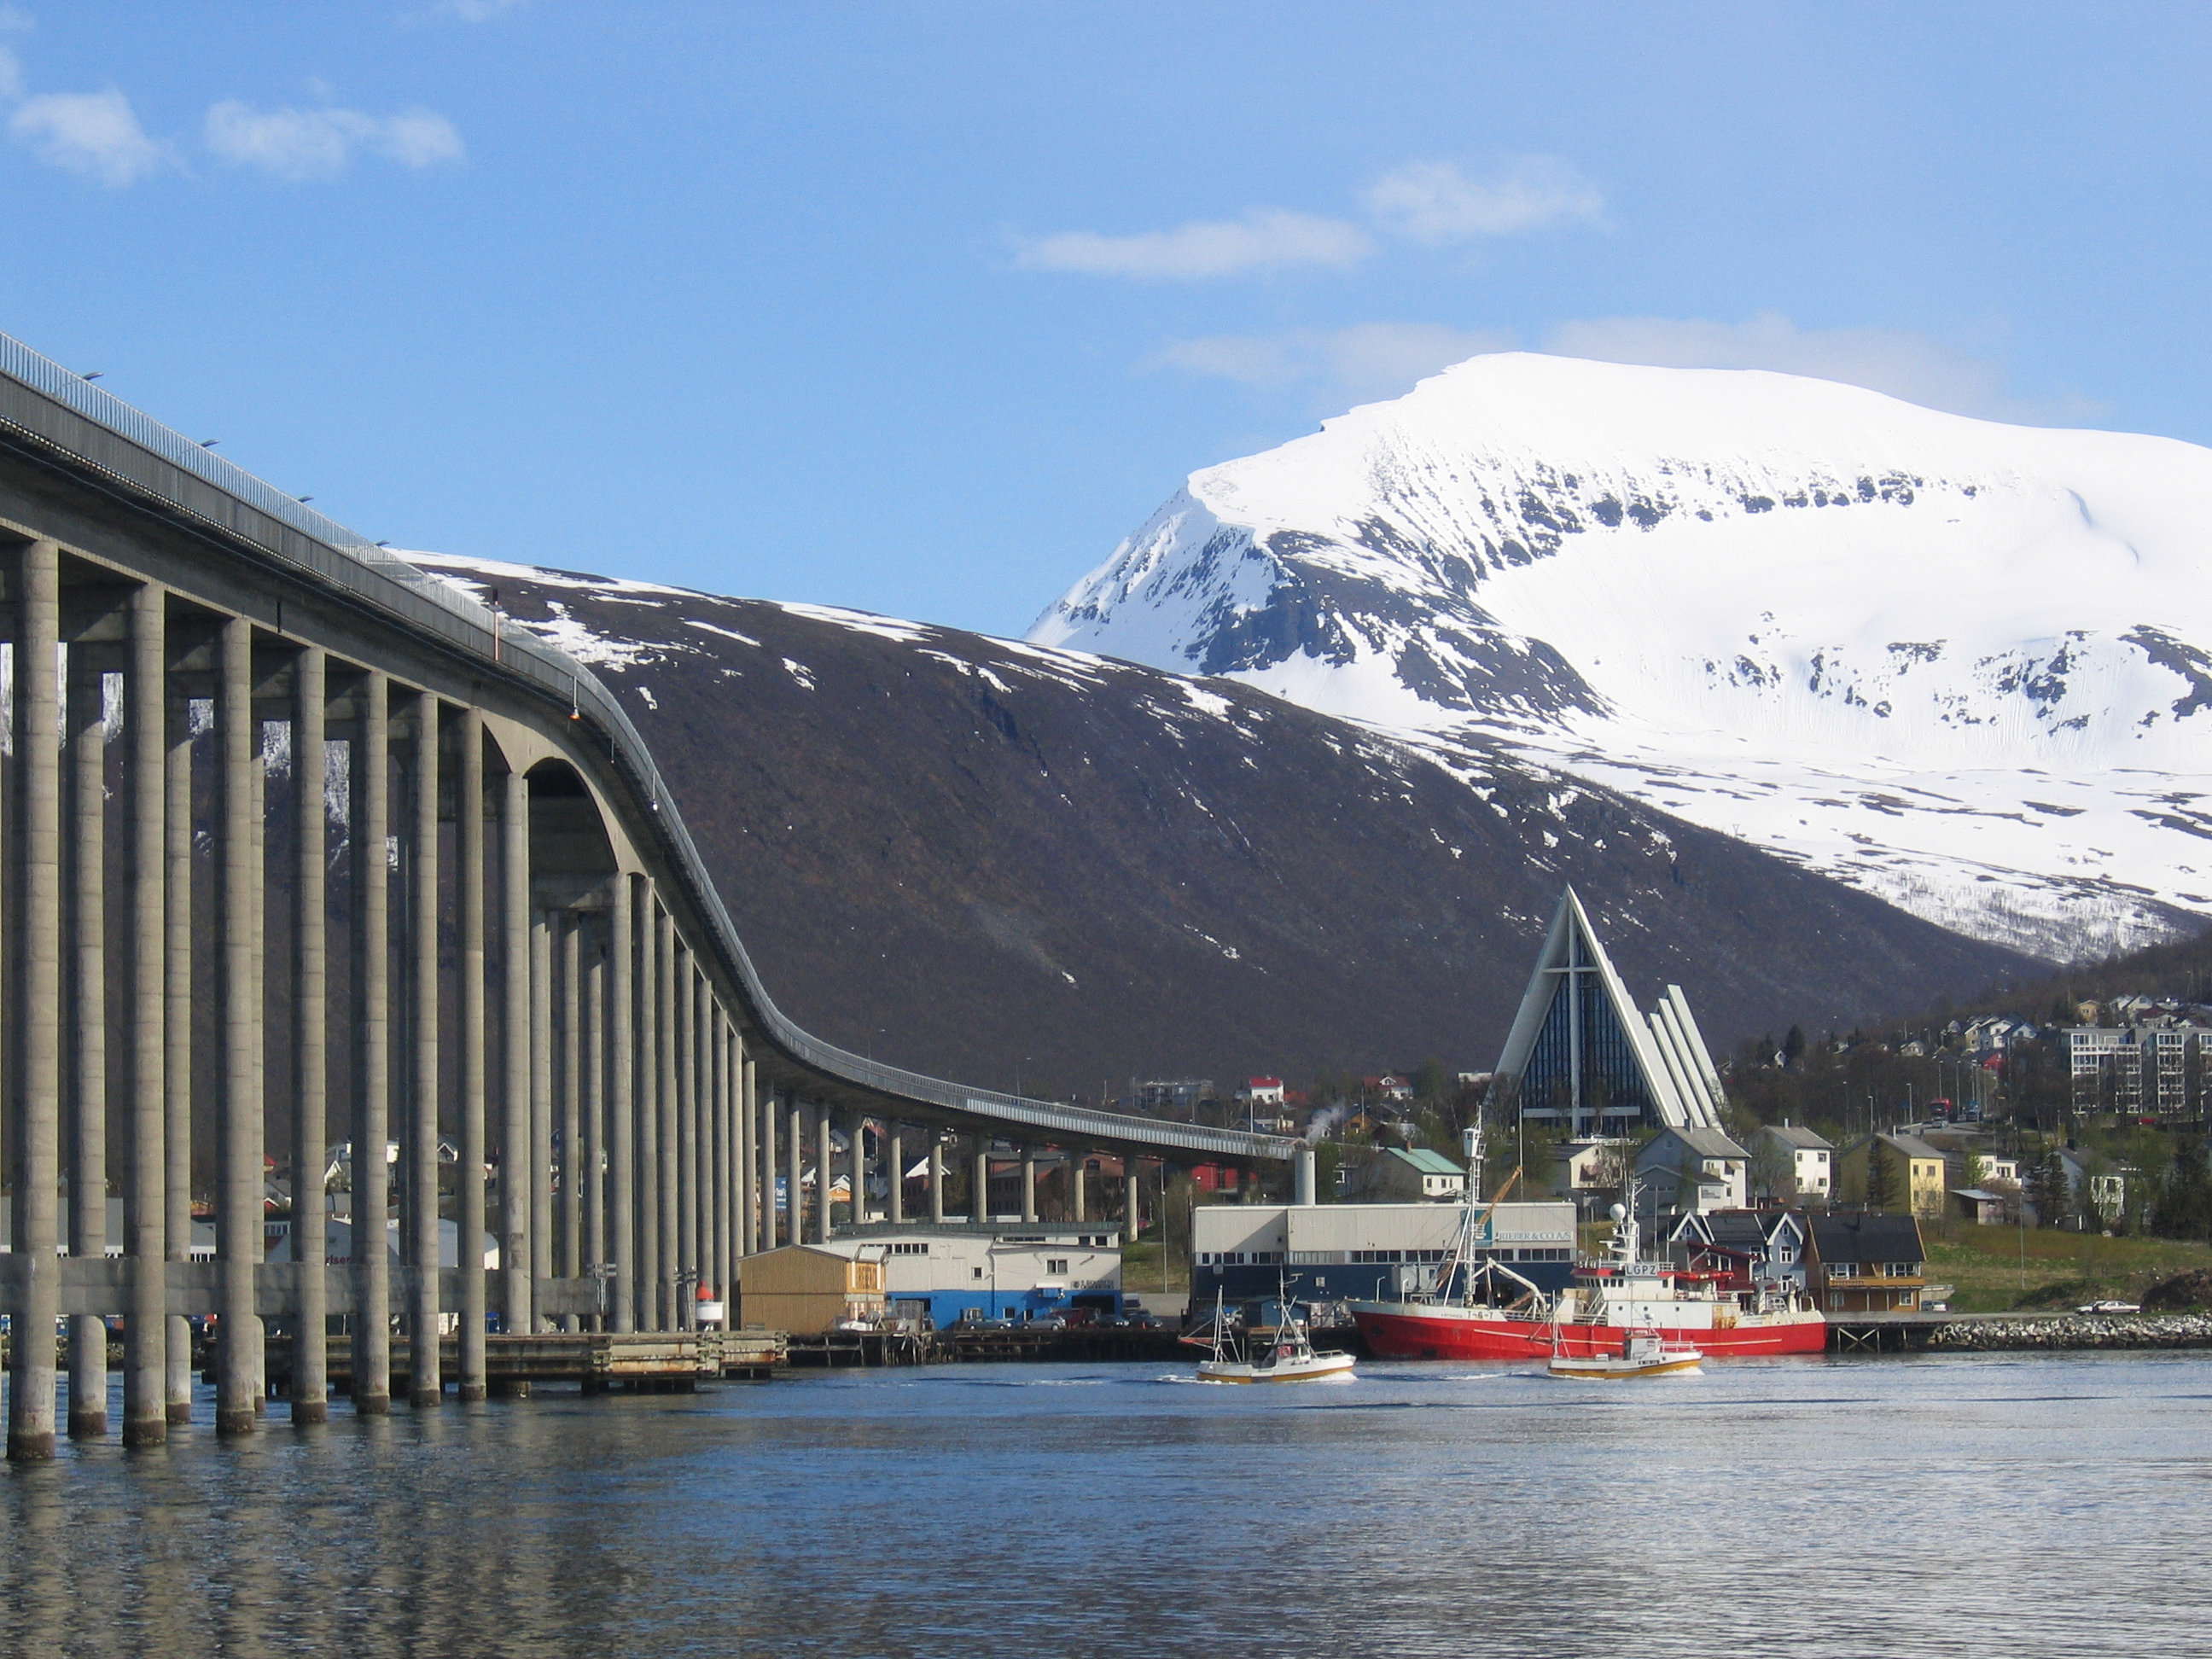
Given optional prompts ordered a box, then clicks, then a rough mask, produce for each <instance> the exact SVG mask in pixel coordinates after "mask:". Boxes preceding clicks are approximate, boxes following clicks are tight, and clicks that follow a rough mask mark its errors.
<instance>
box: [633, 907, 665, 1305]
mask: <svg viewBox="0 0 2212 1659" xmlns="http://www.w3.org/2000/svg"><path fill="white" fill-rule="evenodd" d="M638 885H639V890H640V896H639V899H638V910H637V980H638V987H637V1149H636V1152H635V1155H634V1158H635V1162H634V1166H633V1175H632V1179H633V1180H634V1181H635V1184H636V1189H637V1190H636V1196H635V1203H636V1206H637V1208H636V1213H635V1217H634V1220H635V1228H636V1231H635V1250H636V1255H637V1328H638V1329H640V1330H641V1331H658V1330H663V1329H665V1328H666V1327H665V1325H664V1324H663V1322H662V1320H661V1306H662V1304H663V1302H664V1301H665V1296H664V1294H663V1291H664V1285H663V1283H662V1279H663V1275H664V1274H665V1273H666V1271H667V1268H666V1267H665V1264H664V1263H663V1261H662V1260H661V1255H660V1204H659V1197H660V1095H661V1088H660V1084H661V1062H662V1060H663V1057H664V1048H663V1045H664V1044H665V1042H666V1041H667V1035H668V1034H667V1030H666V1029H665V1027H664V1026H663V1025H662V1024H661V1019H660V987H661V974H660V933H661V930H660V903H659V895H658V893H657V892H656V891H655V890H654V887H653V880H652V878H650V877H647V878H645V879H644V880H642V881H641V882H640V883H639V884H638ZM624 1243H629V1240H625V1241H624Z"/></svg>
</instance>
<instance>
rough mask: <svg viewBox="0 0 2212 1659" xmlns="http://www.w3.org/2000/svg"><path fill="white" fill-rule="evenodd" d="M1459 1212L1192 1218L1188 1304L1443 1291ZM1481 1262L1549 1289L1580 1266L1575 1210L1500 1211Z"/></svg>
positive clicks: (1267, 1209)
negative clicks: (1441, 1280) (1503, 1266)
mask: <svg viewBox="0 0 2212 1659" xmlns="http://www.w3.org/2000/svg"><path fill="white" fill-rule="evenodd" d="M1465 1216H1466V1209H1465V1206H1462V1205H1457V1204H1305V1205H1301V1204H1277V1205H1267V1204H1206V1205H1200V1206H1199V1207H1198V1208H1197V1209H1195V1210H1193V1211H1192V1212H1191V1219H1190V1249H1191V1267H1190V1295H1191V1305H1192V1306H1193V1307H1194V1308H1200V1307H1211V1306H1212V1304H1213V1300H1214V1296H1215V1293H1216V1292H1217V1291H1218V1292H1219V1293H1220V1294H1221V1296H1223V1297H1225V1299H1227V1300H1228V1301H1231V1302H1238V1301H1243V1300H1245V1299H1247V1298H1249V1297H1259V1296H1272V1295H1273V1294H1274V1293H1275V1290H1276V1286H1277V1285H1279V1284H1280V1285H1285V1287H1287V1289H1288V1290H1289V1291H1290V1293H1291V1295H1292V1296H1293V1297H1299V1298H1301V1299H1303V1300H1305V1301H1310V1302H1341V1301H1343V1300H1345V1299H1346V1297H1357V1298H1359V1299H1361V1300H1385V1301H1387V1300H1389V1299H1391V1298H1393V1297H1398V1296H1400V1295H1402V1294H1404V1293H1406V1292H1407V1291H1430V1290H1433V1289H1435V1288H1436V1282H1437V1267H1438V1266H1439V1264H1441V1263H1442V1262H1443V1259H1444V1257H1445V1255H1447V1254H1449V1251H1450V1249H1451V1248H1452V1246H1453V1244H1454V1243H1455V1242H1456V1241H1457V1240H1458V1238H1459V1233H1460V1227H1461V1225H1462V1221H1463V1219H1464V1218H1465ZM1477 1248H1478V1250H1479V1252H1480V1254H1481V1255H1486V1256H1488V1257H1490V1258H1492V1259H1493V1260H1495V1261H1501V1262H1506V1263H1509V1264H1510V1265H1511V1266H1512V1267H1514V1269H1515V1270H1516V1272H1518V1273H1522V1274H1523V1275H1524V1276H1526V1277H1527V1278H1528V1279H1534V1281H1535V1282H1536V1283H1537V1284H1539V1285H1543V1286H1545V1287H1546V1288H1547V1289H1554V1288H1558V1287H1559V1286H1562V1285H1565V1283H1566V1281H1567V1274H1568V1273H1569V1271H1570V1270H1571V1268H1572V1267H1573V1265H1574V1256H1575V1206H1573V1205H1572V1204H1569V1203H1534V1204H1500V1205H1498V1206H1495V1207H1494V1208H1492V1210H1491V1211H1490V1212H1489V1219H1488V1220H1487V1221H1486V1222H1485V1223H1484V1225H1483V1230H1482V1231H1481V1233H1480V1235H1479V1236H1478V1238H1477Z"/></svg>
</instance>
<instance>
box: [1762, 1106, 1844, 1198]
mask: <svg viewBox="0 0 2212 1659" xmlns="http://www.w3.org/2000/svg"><path fill="white" fill-rule="evenodd" d="M1755 1139H1756V1141H1757V1142H1758V1143H1759V1144H1760V1145H1761V1146H1772V1147H1778V1148H1779V1149H1780V1150H1781V1151H1782V1152H1784V1153H1786V1154H1787V1155H1788V1157H1789V1158H1790V1169H1791V1171H1792V1172H1793V1174H1794V1175H1795V1176H1796V1182H1797V1191H1796V1196H1797V1197H1799V1198H1809V1199H1813V1200H1816V1201H1818V1202H1821V1203H1825V1202H1826V1201H1827V1199H1828V1196H1829V1194H1831V1193H1832V1191H1833V1190H1834V1188H1835V1175H1836V1172H1835V1156H1836V1149H1835V1147H1834V1146H1832V1145H1830V1144H1829V1143H1828V1142H1827V1141H1826V1139H1822V1138H1821V1137H1820V1136H1819V1135H1817V1134H1814V1133H1813V1132H1812V1131H1811V1130H1810V1129H1808V1128H1804V1127H1800V1126H1798V1125H1796V1124H1793V1123H1790V1121H1788V1120H1786V1119H1785V1120H1784V1121H1782V1122H1780V1123H1770V1124H1769V1125H1767V1126H1766V1127H1765V1128H1763V1129H1761V1130H1760V1131H1759V1133H1758V1135H1757V1136H1756V1137H1755ZM1790 1195H1791V1194H1787V1193H1778V1194H1775V1196H1777V1197H1778V1198H1788V1197H1790Z"/></svg>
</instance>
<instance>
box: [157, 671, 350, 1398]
mask: <svg viewBox="0 0 2212 1659" xmlns="http://www.w3.org/2000/svg"><path fill="white" fill-rule="evenodd" d="M361 700H362V701H361V714H360V718H359V720H358V721H357V722H356V726H355V737H354V741H353V744H352V746H351V751H350V754H349V757H348V759H349V777H348V786H347V793H348V795H349V805H350V808H351V811H352V814H353V823H352V824H351V825H350V826H349V838H350V839H351V841H352V842H353V845H354V847H355V848H356V854H355V856H354V858H353V860H352V880H353V888H354V909H355V919H354V920H355V927H354V946H355V957H354V996H355V1011H354V1012H355V1018H356V1021H357V1022H358V1025H359V1030H360V1046H359V1050H358V1053H359V1056H360V1058H359V1061H358V1064H359V1066H360V1073H359V1082H358V1085H357V1092H356V1095H355V1097H354V1115H353V1193H352V1195H351V1197H350V1199H349V1204H350V1206H351V1211H352V1215H353V1227H352V1232H353V1259H354V1264H355V1267H356V1271H357V1273H358V1277H357V1278H356V1279H355V1280H354V1284H355V1285H356V1293H355V1301H354V1307H353V1408H354V1410H355V1411H356V1413H360V1414H362V1415H363V1416H370V1417H375V1416H382V1415H383V1414H385V1413H387V1412H389V1411H390V1410H391V1409H392V1317H391V1297H392V1264H391V1260H390V1256H389V1254H388V1251H387V1249H386V1226H385V1224H386V1218H387V1212H388V1210H389V1208H390V1204H391V1196H392V1172H391V1170H390V1169H389V1167H388V1166H387V1165H386V1163H385V1161H384V1151H385V1147H386V1145H387V1144H388V1143H389V1142H390V1140H391V1139H392V872H391V865H390V861H389V860H388V859H387V858H386V857H384V856H382V855H381V854H382V849H383V848H384V847H385V846H386V842H387V841H388V839H389V837H390V835H391V829H392V683H391V681H390V680H389V679H387V678H386V677H385V675H383V674H382V673H381V672H379V671H375V670H371V671H369V673H368V676H367V678H366V680H365V681H364V683H363V684H362V689H361ZM180 753H183V754H185V755H186V756H187V759H189V751H188V750H186V749H185V747H184V745H181V744H180V745H179V747H178V748H176V749H173V750H171V751H170V757H171V764H172V767H174V765H175V762H176V757H177V756H178V755H179V754H180ZM190 777H191V774H190V771H189V769H187V771H186V772H185V783H186V785H187V786H188V785H189V781H190ZM174 778H175V774H174V772H172V784H171V788H172V791H174V790H175V789H176V788H177V787H179V786H178V784H177V783H176V782H175V781H174ZM185 834H186V836H187V837H189V835H190V825H189V822H187V823H186V826H185ZM171 847H172V851H171V868H172V870H174V868H175V865H176V856H177V855H176V849H175V842H174V840H172V843H171ZM189 854H190V843H189V840H187V842H186V845H185V855H186V858H187V860H189ZM179 890H181V892H182V894H183V896H184V902H190V895H191V871H190V867H189V863H187V866H186V869H185V872H184V878H183V879H182V881H181V882H180V881H179V880H178V879H177V878H175V877H174V876H173V877H172V878H171V882H170V895H171V897H170V904H171V915H170V927H171V935H172V937H174V934H175V928H176V915H175V907H176V906H177V904H178V903H179V897H178V895H179ZM189 925H190V924H189V920H187V922H186V927H187V932H188V933H189ZM177 954H178V953H177V952H176V951H174V950H172V951H171V953H170V955H171V962H172V964H174V963H175V959H176V956H177ZM185 955H186V957H187V958H189V955H190V951H189V945H188V946H187V948H186V951H185ZM187 965H188V966H189V963H188V964H187ZM172 1010H174V1005H173V1004H172ZM171 1018H172V1019H174V1018H176V1015H175V1012H172V1015H171ZM185 1023H186V1024H187V1026H188V1027H189V1024H190V1016H189V1010H187V1012H186V1015H185ZM174 1035H175V1034H174V1032H172V1039H173V1038H174ZM190 1058H191V1056H190V1052H189V1050H187V1051H186V1054H185V1064H186V1065H187V1066H189V1063H190ZM170 1063H171V1066H173V1067H174V1066H176V1065H177V1064H178V1060H177V1059H176V1057H175V1054H174V1052H172V1056H171V1061H170ZM187 1190H189V1188H188V1189H187ZM171 1248H172V1249H174V1248H175V1246H174V1241H172V1246H171Z"/></svg>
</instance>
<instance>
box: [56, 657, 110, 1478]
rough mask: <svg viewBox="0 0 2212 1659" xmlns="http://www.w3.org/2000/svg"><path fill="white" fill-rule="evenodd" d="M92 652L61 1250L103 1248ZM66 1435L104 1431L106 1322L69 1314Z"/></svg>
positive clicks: (102, 948)
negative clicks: (66, 1220)
mask: <svg viewBox="0 0 2212 1659" xmlns="http://www.w3.org/2000/svg"><path fill="white" fill-rule="evenodd" d="M94 660H95V659H94V649H93V647H87V646H79V645H72V646H71V647H70V674H69V706H68V719H69V728H68V729H69V766H68V781H69V797H70V799H69V813H68V817H69V834H68V836H66V837H65V838H64V855H65V856H66V859H67V860H68V869H69V874H70V883H69V885H70V899H71V901H72V902H71V903H70V907H69V958H68V963H67V968H68V973H67V975H66V984H67V988H68V993H69V1005H68V1011H67V1014H66V1016H65V1017H66V1018H67V1020H68V1023H69V1032H68V1046H69V1057H70V1067H69V1069H70V1079H69V1083H70V1088H69V1097H70V1176H69V1185H70V1225H69V1247H70V1255H72V1256H74V1257H76V1259H77V1260H78V1261H100V1259H101V1258H102V1257H103V1256H105V1255H106V1254H107V873H106V872H107V718H106V707H105V704H106V677H105V676H104V675H102V674H101V673H100V670H99V669H98V668H97V667H96V666H94ZM69 1352H70V1406H69V1433H70V1439H72V1440H102V1439H105V1438H106V1436H107V1322H106V1320H104V1319H102V1318H101V1317H100V1316H99V1315H98V1314H76V1315H73V1316H71V1317H70V1345H69Z"/></svg>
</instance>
